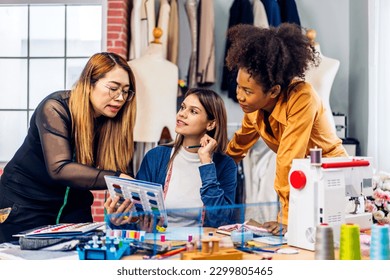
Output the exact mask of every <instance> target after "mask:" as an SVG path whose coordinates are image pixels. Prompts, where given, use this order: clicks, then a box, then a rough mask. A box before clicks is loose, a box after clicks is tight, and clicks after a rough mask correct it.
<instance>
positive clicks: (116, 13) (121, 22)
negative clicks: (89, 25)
mask: <svg viewBox="0 0 390 280" xmlns="http://www.w3.org/2000/svg"><path fill="white" fill-rule="evenodd" d="M107 6H108V10H107V50H108V51H110V52H115V53H117V54H120V55H122V56H123V57H124V58H126V59H127V57H128V39H129V38H128V30H129V14H130V1H129V0H108V2H107Z"/></svg>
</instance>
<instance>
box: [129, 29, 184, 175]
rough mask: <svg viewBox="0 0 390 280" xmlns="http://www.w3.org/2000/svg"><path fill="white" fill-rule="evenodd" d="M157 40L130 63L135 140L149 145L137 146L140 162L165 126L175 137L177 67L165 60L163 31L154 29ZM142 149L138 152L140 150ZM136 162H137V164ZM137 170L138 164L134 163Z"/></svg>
mask: <svg viewBox="0 0 390 280" xmlns="http://www.w3.org/2000/svg"><path fill="white" fill-rule="evenodd" d="M153 34H154V38H155V39H154V40H153V41H152V42H151V43H150V44H149V46H148V48H147V49H146V50H145V53H144V54H143V55H142V56H141V57H140V58H137V59H134V60H131V61H129V62H128V63H129V65H130V67H131V69H132V70H133V72H134V76H135V80H136V89H135V92H136V94H135V96H136V98H137V116H136V123H135V127H134V141H136V142H144V143H150V144H151V145H148V148H147V149H146V148H145V147H144V146H142V143H137V149H138V148H140V147H143V148H142V149H144V151H142V152H141V153H139V152H137V155H138V157H139V158H138V159H139V162H140V161H141V160H142V158H143V155H144V154H145V153H146V152H147V151H148V150H149V149H151V148H153V146H155V145H157V144H158V141H159V140H160V137H161V133H162V131H163V129H164V128H165V127H166V128H167V129H168V130H169V133H170V135H174V133H175V126H176V100H177V83H178V79H179V70H178V67H177V66H176V65H175V64H173V63H172V62H170V61H168V60H167V59H165V58H164V49H163V46H162V44H161V42H160V37H161V35H162V30H161V29H160V28H158V27H157V28H155V29H154V31H153ZM138 150H139V149H138ZM136 161H137V160H134V162H136ZM134 167H135V169H134V171H137V170H138V167H139V165H138V164H137V163H135V166H134Z"/></svg>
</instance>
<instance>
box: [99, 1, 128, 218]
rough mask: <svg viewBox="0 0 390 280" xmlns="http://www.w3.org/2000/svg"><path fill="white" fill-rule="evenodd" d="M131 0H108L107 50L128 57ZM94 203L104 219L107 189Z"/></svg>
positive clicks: (100, 192)
mask: <svg viewBox="0 0 390 280" xmlns="http://www.w3.org/2000/svg"><path fill="white" fill-rule="evenodd" d="M129 2H130V1H129V0H108V2H107V6H108V9H107V51H109V52H114V53H117V54H119V55H121V56H122V57H124V58H125V59H127V58H128V35H127V34H128V30H129V16H128V15H129V11H130V4H129ZM93 195H94V197H95V199H94V203H93V205H92V215H93V219H94V221H97V222H102V221H103V220H104V209H103V208H104V206H103V204H104V196H105V191H94V192H93Z"/></svg>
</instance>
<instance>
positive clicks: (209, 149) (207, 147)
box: [198, 134, 218, 164]
mask: <svg viewBox="0 0 390 280" xmlns="http://www.w3.org/2000/svg"><path fill="white" fill-rule="evenodd" d="M200 145H202V147H200V148H199V149H198V155H199V159H200V162H201V163H202V164H206V163H211V162H212V161H213V153H214V151H215V149H216V148H217V146H218V143H217V141H216V140H215V139H214V138H212V137H210V136H209V135H207V134H205V135H204V136H203V137H202V138H201V139H200Z"/></svg>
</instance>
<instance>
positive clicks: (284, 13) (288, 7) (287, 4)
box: [278, 0, 301, 25]
mask: <svg viewBox="0 0 390 280" xmlns="http://www.w3.org/2000/svg"><path fill="white" fill-rule="evenodd" d="M278 3H279V8H280V15H281V19H282V22H290V23H296V24H298V25H301V21H300V20H299V14H298V9H297V4H296V3H295V0H278Z"/></svg>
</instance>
